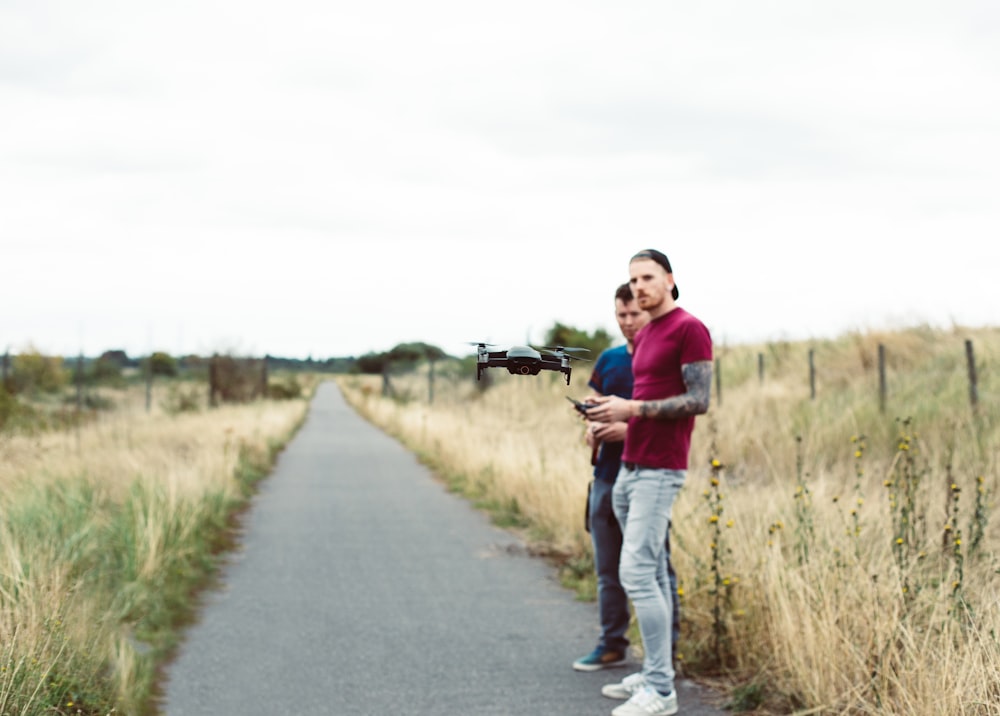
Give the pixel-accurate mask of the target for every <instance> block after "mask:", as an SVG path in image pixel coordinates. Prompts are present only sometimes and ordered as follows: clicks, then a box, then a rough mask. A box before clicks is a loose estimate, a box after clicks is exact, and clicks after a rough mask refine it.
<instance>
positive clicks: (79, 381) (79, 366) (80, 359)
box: [76, 352, 83, 417]
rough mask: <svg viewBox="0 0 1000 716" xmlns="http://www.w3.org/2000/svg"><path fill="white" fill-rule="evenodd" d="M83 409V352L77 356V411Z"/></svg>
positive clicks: (78, 412)
mask: <svg viewBox="0 0 1000 716" xmlns="http://www.w3.org/2000/svg"><path fill="white" fill-rule="evenodd" d="M82 410H83V353H82V352H81V353H80V355H78V356H77V357H76V413H77V417H79V415H80V412H81V411H82Z"/></svg>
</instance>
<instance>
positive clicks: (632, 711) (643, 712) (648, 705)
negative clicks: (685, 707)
mask: <svg viewBox="0 0 1000 716" xmlns="http://www.w3.org/2000/svg"><path fill="white" fill-rule="evenodd" d="M675 713H677V689H674V690H673V691H671V692H670V693H669V694H667V695H666V696H661V695H660V692H659V691H657V690H656V689H654V688H653V687H652V686H649V685H648V684H647V685H645V686H643V687H642V688H641V689H639V690H638V691H636V692H635V693H634V694H633V695H632V698H630V699H629V700H628V701H626V702H625V703H623V704H622V705H621V706H619V707H618V708H616V709H615V710H614V711H612V712H611V716H672V714H675Z"/></svg>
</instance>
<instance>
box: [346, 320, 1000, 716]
mask: <svg viewBox="0 0 1000 716" xmlns="http://www.w3.org/2000/svg"><path fill="white" fill-rule="evenodd" d="M966 339H971V340H972V344H973V346H974V350H975V354H976V364H977V369H978V381H979V382H978V386H977V387H978V408H977V409H976V410H975V411H973V409H972V407H971V403H970V391H969V380H968V376H967V366H966V353H965V344H964V341H965V340H966ZM880 345H881V346H883V348H884V352H885V357H886V361H885V365H886V386H887V392H886V407H885V410H884V412H883V411H882V410H880V400H879V378H878V371H877V366H878V353H879V346H880ZM810 350H811V351H812V352H813V365H814V366H815V390H816V395H815V398H812V397H811V388H810V378H809V376H810V372H809V352H810ZM716 355H717V357H718V359H719V363H718V367H719V370H720V373H721V378H722V391H721V400H719V395H718V394H716V395H714V396H713V405H712V408H711V409H710V411H709V413H708V414H707V415H705V416H702V417H700V418H699V419H698V426H697V428H696V430H695V435H694V439H693V444H692V456H691V468H690V471H689V474H688V480H687V484H686V486H685V488H684V490H682V492H681V496H680V498H679V499H678V502H677V504H676V506H675V511H674V515H673V524H674V530H673V545H674V554H673V558H674V562H675V565H676V567H677V570H678V573H679V577H680V580H681V590H682V597H681V602H682V610H683V611H682V613H683V621H684V627H683V636H682V640H681V643H680V652H681V661H680V669H681V672H682V673H684V674H686V675H687V676H690V677H694V678H698V679H701V680H705V681H710V682H712V683H713V684H715V685H716V686H719V687H722V688H724V689H725V690H726V691H727V692H728V693H729V694H730V696H731V704H732V706H733V708H734V709H737V710H756V711H757V712H759V713H777V714H790V713H798V714H898V715H899V716H904V715H906V716H914V715H917V716H919V715H922V714H927V715H928V716H931V715H933V716H940V714H949V716H950V715H953V714H976V715H983V714H1000V677H998V675H1000V529H998V525H997V522H996V520H995V519H994V515H995V506H996V504H995V503H996V495H997V490H998V487H1000V484H998V483H1000V469H998V462H1000V412H998V405H1000V376H998V367H1000V330H998V329H977V330H965V329H958V328H956V329H954V330H950V331H941V330H933V329H929V328H915V329H910V330H901V331H898V332H887V333H882V334H876V333H865V334H861V333H858V334H851V335H846V336H843V337H841V338H838V339H836V340H829V341H817V342H812V343H808V344H807V343H783V344H769V345H761V346H735V347H727V346H716ZM761 360H763V366H764V371H763V379H761V375H760V373H759V365H760V363H759V361H761ZM588 368H589V366H588V365H587V364H579V365H578V368H577V370H576V371H575V373H574V376H573V378H574V379H573V385H572V386H570V387H568V388H567V387H566V386H565V384H563V383H561V382H560V381H559V378H558V377H555V376H549V375H544V374H543V375H541V376H538V377H534V378H525V377H520V376H517V377H515V376H508V375H506V374H505V373H502V372H498V371H492V373H493V375H492V377H494V379H495V381H494V386H493V387H491V388H490V389H489V390H486V391H485V392H482V391H480V390H478V388H477V385H476V383H475V380H474V375H473V373H472V372H471V371H467V372H468V374H467V375H466V374H465V373H463V374H462V375H461V376H458V377H453V378H452V379H451V380H446V379H445V377H444V376H443V373H444V371H443V370H442V369H441V367H440V366H439V367H438V374H437V376H436V381H435V384H434V401H433V404H429V399H428V398H429V394H430V391H429V390H428V383H427V376H426V374H421V373H419V372H418V373H414V374H412V375H410V376H396V377H394V379H393V387H394V393H395V397H383V395H382V390H381V387H382V386H381V382H380V380H370V379H368V378H365V377H344V378H342V379H340V380H339V383H340V385H341V388H342V390H343V391H344V393H345V395H346V396H347V398H348V400H349V401H350V402H351V403H352V404H354V405H355V406H356V407H357V409H358V410H359V411H360V412H361V413H362V414H364V415H365V416H366V417H367V418H368V419H369V420H371V421H372V422H373V423H375V424H377V425H380V426H382V427H384V428H385V429H386V430H387V431H388V432H390V433H392V434H394V435H396V436H397V437H398V438H399V439H401V440H402V441H403V442H404V443H405V444H406V445H408V446H409V447H410V448H411V449H413V450H414V451H415V452H416V453H417V454H418V455H420V456H421V458H422V459H423V460H424V461H425V462H426V463H427V464H428V465H430V466H431V467H432V468H434V469H435V470H436V472H437V473H438V474H440V475H441V476H442V478H443V479H445V480H446V481H447V482H448V484H449V485H450V486H451V488H452V489H454V490H457V491H461V492H462V493H464V494H466V495H468V496H469V497H470V498H471V499H472V500H474V502H475V503H476V504H477V505H479V506H481V507H483V508H485V509H488V510H489V511H490V512H491V513H492V514H493V515H494V517H495V519H496V521H497V522H498V523H500V524H503V525H507V526H511V527H515V528H518V529H520V530H522V532H523V533H524V534H525V536H526V537H527V539H528V540H529V541H530V543H531V544H532V545H533V546H534V547H535V549H536V550H537V551H538V552H539V553H540V554H547V555H550V556H552V557H555V558H557V559H558V560H559V563H560V564H561V565H562V572H563V574H564V576H565V578H566V581H567V583H568V584H572V585H573V586H574V587H575V588H576V589H577V590H578V591H579V593H580V595H581V597H582V598H593V591H594V586H593V578H592V574H591V573H592V562H591V554H590V543H589V537H588V535H587V534H586V533H585V531H584V528H583V512H584V500H585V495H586V486H587V482H588V480H589V475H590V465H589V451H588V450H587V448H586V447H585V445H584V444H583V440H582V433H583V429H582V424H581V423H580V421H579V420H578V419H577V418H576V417H575V414H574V413H573V410H572V408H571V406H569V404H568V403H567V402H566V401H565V400H564V399H563V396H564V395H572V396H574V397H582V396H583V395H585V394H586V392H587V391H586V386H585V383H586V379H587V377H588V375H589V370H588ZM595 627H596V625H595ZM637 639H638V637H637V636H636V641H637ZM570 656H573V655H571V654H567V658H569V657H570Z"/></svg>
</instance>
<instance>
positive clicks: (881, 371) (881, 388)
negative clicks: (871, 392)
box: [878, 343, 886, 413]
mask: <svg viewBox="0 0 1000 716" xmlns="http://www.w3.org/2000/svg"><path fill="white" fill-rule="evenodd" d="M885 397H886V384H885V346H884V345H883V344H881V343H879V344H878V410H879V412H880V413H884V412H885Z"/></svg>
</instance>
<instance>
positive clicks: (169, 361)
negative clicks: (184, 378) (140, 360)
mask: <svg viewBox="0 0 1000 716" xmlns="http://www.w3.org/2000/svg"><path fill="white" fill-rule="evenodd" d="M146 363H148V365H149V369H150V371H151V372H152V374H153V375H165V376H168V377H172V376H175V375H177V361H176V360H175V359H174V358H173V356H171V355H168V354H167V353H163V352H162V351H157V352H156V353H153V354H152V355H150V356H149V358H147V359H146ZM144 367H145V366H144Z"/></svg>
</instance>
